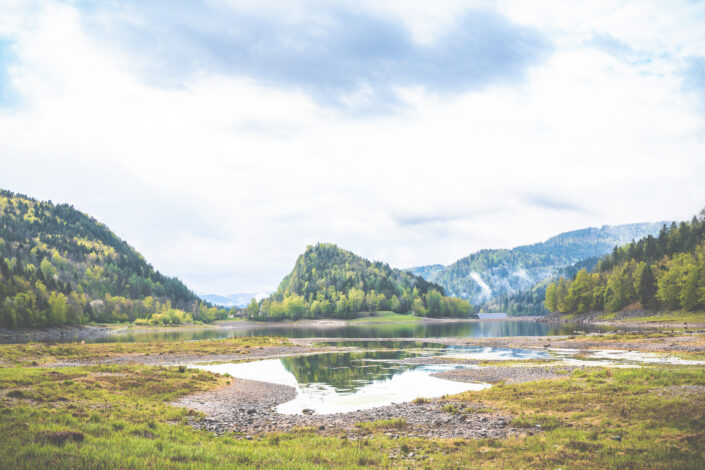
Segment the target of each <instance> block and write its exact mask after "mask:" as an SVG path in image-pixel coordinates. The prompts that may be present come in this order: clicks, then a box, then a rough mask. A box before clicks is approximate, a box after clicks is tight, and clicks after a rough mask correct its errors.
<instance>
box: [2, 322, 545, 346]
mask: <svg viewBox="0 0 705 470" xmlns="http://www.w3.org/2000/svg"><path fill="white" fill-rule="evenodd" d="M364 318H366V317H358V318H357V319H350V320H343V319H337V318H320V319H301V320H285V321H255V320H247V319H243V320H220V321H215V322H213V323H210V324H199V325H196V324H184V325H175V326H156V325H155V326H153V327H143V326H140V327H135V326H134V325H124V324H119V323H116V324H100V325H78V326H58V327H46V328H21V329H7V328H0V344H13V343H27V342H81V341H85V340H93V339H99V338H104V337H108V336H110V335H113V334H129V333H140V334H143V333H150V332H151V333H165V332H181V331H183V332H191V331H201V330H243V329H247V328H258V327H260V328H267V327H269V328H271V327H274V328H318V329H322V330H323V329H327V328H342V327H346V326H369V325H392V324H410V323H418V324H420V325H423V324H438V323H478V322H500V321H538V318H539V317H529V316H524V317H505V318H487V319H480V318H429V317H422V318H421V319H420V320H410V321H389V322H383V321H359V320H360V319H364ZM369 318H378V317H369ZM351 320H358V321H354V322H353V321H351ZM67 340H68V341H67Z"/></svg>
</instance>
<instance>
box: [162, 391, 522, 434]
mask: <svg viewBox="0 0 705 470" xmlns="http://www.w3.org/2000/svg"><path fill="white" fill-rule="evenodd" d="M295 395H296V390H295V389H294V388H293V387H288V386H284V385H275V384H270V383H266V382H257V381H252V380H244V379H234V380H233V383H232V384H231V385H228V386H226V387H223V388H221V389H218V390H213V391H208V392H201V393H198V394H194V395H189V396H186V397H182V398H181V399H179V400H177V401H176V402H174V403H173V404H174V405H175V406H181V407H187V408H190V409H194V410H197V411H201V412H203V413H205V414H206V417H205V418H203V419H199V418H193V419H192V425H193V426H194V427H196V428H198V429H205V430H208V431H211V432H214V433H216V434H223V433H227V432H233V433H236V434H237V435H238V436H240V437H243V438H252V437H253V436H259V435H262V434H266V433H270V432H276V431H282V432H286V431H292V430H295V429H297V428H309V429H315V430H317V431H318V432H320V433H325V434H338V435H339V434H342V435H346V436H348V437H350V438H359V437H362V436H365V435H368V434H370V433H371V432H372V429H371V427H370V426H365V425H364V424H360V423H366V422H368V423H369V422H375V421H379V420H394V421H393V422H392V424H391V425H390V426H389V427H387V428H384V427H383V429H378V430H380V431H383V432H386V433H387V434H388V435H390V436H402V435H405V436H419V437H436V438H468V439H472V438H486V437H491V438H500V437H506V436H508V435H512V434H519V433H523V430H518V429H515V428H514V427H512V424H511V421H512V420H511V418H510V417H509V416H507V415H504V414H501V413H498V412H495V411H489V410H487V409H486V408H482V409H478V407H477V405H472V404H468V403H465V402H454V401H448V400H416V401H414V402H409V403H398V404H393V405H389V406H383V407H378V408H372V409H368V410H361V411H354V412H350V413H335V414H326V415H316V414H311V415H285V414H280V413H277V412H276V410H275V407H276V405H278V404H280V403H284V402H286V401H288V400H291V399H292V398H294V396H295ZM371 426H372V427H374V424H372V425H371Z"/></svg>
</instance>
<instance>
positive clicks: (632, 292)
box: [546, 209, 705, 313]
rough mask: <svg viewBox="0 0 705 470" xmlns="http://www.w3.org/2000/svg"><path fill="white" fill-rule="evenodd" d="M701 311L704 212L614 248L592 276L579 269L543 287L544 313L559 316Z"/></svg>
mask: <svg viewBox="0 0 705 470" xmlns="http://www.w3.org/2000/svg"><path fill="white" fill-rule="evenodd" d="M627 305H634V306H635V307H636V308H642V309H646V310H665V311H673V310H683V311H696V310H703V309H705V209H704V210H703V211H701V212H700V216H699V217H693V220H692V221H691V222H689V223H688V222H681V223H680V224H679V225H676V224H675V223H672V224H671V225H670V227H668V228H667V227H665V226H664V227H663V228H662V229H661V231H660V232H659V234H658V236H657V237H654V236H652V235H649V236H646V237H644V238H642V239H641V240H639V241H637V242H632V243H629V244H627V245H623V246H621V247H618V248H617V247H615V249H614V250H613V251H612V253H611V254H609V255H607V256H605V257H604V258H603V259H602V260H600V262H599V263H597V266H596V268H595V269H594V270H593V272H589V271H588V270H587V269H582V270H580V271H578V272H577V274H576V275H575V276H574V277H573V278H572V280H568V279H566V278H565V277H562V278H560V279H559V280H558V281H557V282H553V283H550V284H549V285H548V286H547V288H546V308H548V309H549V310H551V311H557V312H561V313H583V312H587V311H607V312H616V311H618V310H620V309H622V308H624V307H626V306H627Z"/></svg>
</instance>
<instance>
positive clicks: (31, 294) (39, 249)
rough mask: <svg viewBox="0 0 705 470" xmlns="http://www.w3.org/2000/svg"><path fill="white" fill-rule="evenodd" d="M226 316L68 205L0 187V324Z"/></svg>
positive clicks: (155, 321) (166, 321) (175, 320)
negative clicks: (41, 199)
mask: <svg viewBox="0 0 705 470" xmlns="http://www.w3.org/2000/svg"><path fill="white" fill-rule="evenodd" d="M227 314H228V312H227V311H225V310H222V309H217V308H215V307H212V306H210V305H208V304H205V303H202V302H201V301H199V299H198V297H196V295H195V294H194V293H193V292H191V291H190V290H189V289H188V288H187V287H186V286H185V285H184V284H183V283H182V282H181V281H179V280H178V279H176V278H171V277H167V276H164V275H163V274H161V273H160V272H159V271H155V270H154V269H153V268H152V266H150V265H149V264H148V263H147V262H146V261H145V260H144V258H143V257H142V256H141V255H140V254H139V253H137V251H135V250H134V249H133V248H132V247H130V246H129V245H128V244H127V243H126V242H125V241H123V240H121V239H120V238H118V237H117V236H116V235H115V234H114V233H113V232H112V231H110V230H109V229H108V228H107V227H106V226H105V225H103V224H101V223H99V222H97V221H96V220H95V219H93V218H92V217H89V216H88V215H86V214H84V213H82V212H80V211H78V210H76V209H74V208H73V207H72V206H70V205H67V204H57V205H55V204H53V203H52V202H51V201H48V202H40V201H37V200H35V199H32V198H29V197H27V196H24V195H20V194H14V193H12V192H9V191H3V190H0V326H2V327H6V328H16V327H45V326H58V325H80V324H83V323H88V322H105V323H107V322H126V321H135V322H137V323H142V324H148V323H149V324H173V323H182V322H190V321H194V320H195V321H212V320H215V319H216V318H224V317H226V316H227Z"/></svg>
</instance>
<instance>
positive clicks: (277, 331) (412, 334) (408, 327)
mask: <svg viewBox="0 0 705 470" xmlns="http://www.w3.org/2000/svg"><path fill="white" fill-rule="evenodd" d="M606 330H609V328H607V327H597V326H592V325H582V324H581V325H571V324H564V325H554V324H549V323H539V322H535V321H532V320H493V321H478V322H443V323H430V322H429V323H425V322H419V323H387V324H368V325H347V326H339V327H338V326H335V327H312V326H291V325H277V324H271V323H262V324H249V325H243V326H240V327H233V328H208V329H199V330H179V331H147V332H117V333H114V334H112V335H108V336H105V337H101V338H97V339H93V340H88V341H89V342H110V343H113V342H115V343H118V342H155V341H177V340H178V341H189V340H205V339H220V338H234V337H243V336H284V337H286V338H433V337H468V338H470V337H473V338H494V337H499V336H555V335H570V334H574V333H576V332H593V331H606Z"/></svg>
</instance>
